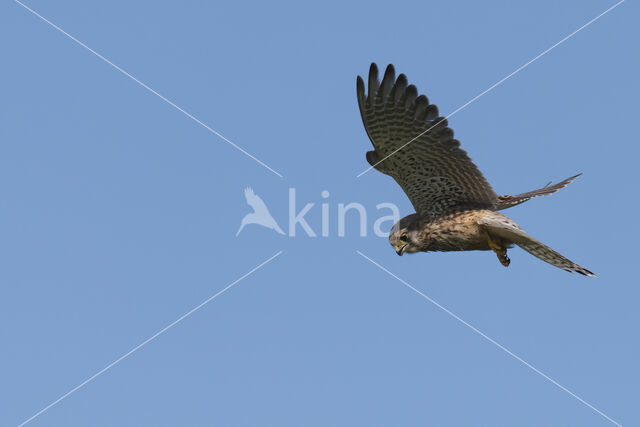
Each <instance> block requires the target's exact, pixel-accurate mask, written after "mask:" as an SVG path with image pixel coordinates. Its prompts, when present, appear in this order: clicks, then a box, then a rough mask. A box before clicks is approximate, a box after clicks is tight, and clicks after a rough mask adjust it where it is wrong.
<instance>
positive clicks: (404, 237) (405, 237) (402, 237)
mask: <svg viewBox="0 0 640 427" xmlns="http://www.w3.org/2000/svg"><path fill="white" fill-rule="evenodd" d="M407 240H409V236H408V235H407V233H402V236H400V241H401V242H406V241H407Z"/></svg>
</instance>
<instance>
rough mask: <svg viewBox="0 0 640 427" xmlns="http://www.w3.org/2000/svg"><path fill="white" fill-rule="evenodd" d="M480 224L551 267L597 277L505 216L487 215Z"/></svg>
mask: <svg viewBox="0 0 640 427" xmlns="http://www.w3.org/2000/svg"><path fill="white" fill-rule="evenodd" d="M498 215H499V216H498ZM478 224H480V225H482V226H484V227H485V228H486V229H487V230H488V231H489V232H490V233H491V234H494V235H497V236H499V237H501V238H503V239H505V240H506V241H507V242H509V243H515V244H516V245H518V246H520V247H521V248H522V249H524V250H525V251H527V252H529V253H530V254H531V255H533V256H535V257H538V258H540V259H541V260H543V261H545V262H548V263H549V264H551V265H555V266H556V267H558V268H561V269H563V270H565V271H568V272H570V273H573V272H576V273H580V274H582V275H584V276H595V274H593V273H592V272H591V271H589V270H587V269H586V268H584V267H582V266H580V265H578V264H576V263H575V262H573V261H571V260H570V259H568V258H566V257H565V256H563V255H561V254H559V253H558V252H556V251H554V250H553V249H551V248H550V247H549V246H547V245H545V244H544V243H541V242H539V241H537V240H536V239H534V238H533V237H531V236H529V235H528V234H527V233H526V232H525V231H524V230H523V229H522V228H520V227H519V226H518V225H517V224H516V223H514V222H513V221H511V220H510V219H509V218H507V217H505V216H503V215H500V214H494V215H486V216H484V217H483V218H482V219H480V220H479V221H478Z"/></svg>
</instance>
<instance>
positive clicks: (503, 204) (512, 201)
mask: <svg viewBox="0 0 640 427" xmlns="http://www.w3.org/2000/svg"><path fill="white" fill-rule="evenodd" d="M580 175H582V174H581V173H579V174H578V175H574V176H572V177H570V178H567V179H565V180H564V181H560V182H559V183H557V184H553V185H551V183H549V184H547V185H545V186H544V187H542V188H540V189H538V190H533V191H528V192H526V193H522V194H516V195H515V196H498V202H497V203H496V208H495V209H496V210H497V211H499V210H502V209H507V208H510V207H513V206H516V205H519V204H520V203H524V202H526V201H527V200H530V199H533V198H534V197H540V196H547V195H549V194H553V193H557V192H558V190H561V189H563V188H564V187H566V186H567V185H569V184H571V182H572V181H573V180H574V179H576V178H577V177H579V176H580Z"/></svg>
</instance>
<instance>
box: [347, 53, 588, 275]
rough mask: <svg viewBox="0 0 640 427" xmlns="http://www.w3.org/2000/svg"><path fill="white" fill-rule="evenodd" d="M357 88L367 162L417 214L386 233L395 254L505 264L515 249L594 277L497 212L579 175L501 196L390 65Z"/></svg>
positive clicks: (435, 112)
mask: <svg viewBox="0 0 640 427" xmlns="http://www.w3.org/2000/svg"><path fill="white" fill-rule="evenodd" d="M356 89H357V97H358V106H359V107H360V114H361V115H362V121H363V123H364V126H365V129H366V131H367V134H368V135H369V138H370V139H371V142H372V143H373V146H374V148H375V150H373V151H369V152H368V153H367V156H366V157H367V161H368V162H369V164H371V166H372V167H373V168H375V169H376V170H378V171H380V172H382V173H384V174H387V175H390V176H391V177H393V178H394V179H395V180H396V182H397V183H398V184H399V185H400V186H401V187H402V189H403V190H404V192H405V193H406V194H407V196H408V197H409V200H410V201H411V203H412V204H413V206H414V208H415V209H416V213H414V214H411V215H409V216H406V217H404V218H402V219H401V220H400V221H398V222H397V223H396V224H395V225H394V226H393V228H392V229H391V232H390V234H389V241H390V243H391V245H392V246H393V247H394V248H395V249H396V252H397V253H398V255H402V254H403V253H404V252H410V253H411V252H430V251H468V250H493V251H494V252H496V254H497V256H498V259H499V260H500V262H501V263H502V264H503V265H505V266H508V265H509V262H510V261H509V258H508V257H507V249H508V248H509V247H511V246H512V245H514V244H515V245H518V246H520V247H521V248H523V249H524V250H526V251H528V252H529V253H531V254H532V255H534V256H536V257H538V258H540V259H542V260H543V261H546V262H548V263H550V264H552V265H555V266H556V267H559V268H562V269H563V270H566V271H570V272H577V273H580V274H583V275H585V276H593V275H594V274H593V273H592V272H590V271H589V270H587V269H585V268H583V267H581V266H579V265H578V264H575V263H573V262H572V261H570V260H568V259H567V258H565V257H564V256H562V255H560V254H559V253H558V252H555V251H554V250H552V249H551V248H549V247H547V246H545V245H544V244H542V243H540V242H538V241H537V240H535V239H533V238H532V237H531V236H529V235H528V234H527V233H525V232H524V231H523V230H522V229H521V228H520V227H519V226H518V225H517V224H516V223H515V222H513V221H512V220H510V219H509V218H507V217H506V216H504V215H502V214H500V213H497V212H496V211H498V210H501V209H506V208H509V207H512V206H516V205H518V204H520V203H523V202H526V201H527V200H529V199H531V198H534V197H539V196H545V195H549V194H553V193H555V192H557V191H558V190H560V189H561V188H564V187H566V186H567V185H568V184H569V183H570V182H571V181H572V180H573V179H575V178H576V177H578V176H579V175H575V176H572V177H571V178H567V179H565V180H564V181H561V182H559V183H557V184H555V185H550V184H547V185H546V186H545V187H543V188H540V189H538V190H534V191H529V192H527V193H522V194H518V195H515V196H509V195H505V196H499V195H497V194H496V193H495V192H494V191H493V188H491V185H490V184H489V183H488V182H487V180H486V179H485V178H484V176H483V175H482V173H481V172H480V170H479V169H478V168H477V167H476V165H475V164H473V162H472V161H471V159H470V158H469V157H468V156H467V153H466V152H465V151H464V150H462V149H461V148H460V142H459V141H458V140H456V139H454V138H453V130H452V129H451V128H449V127H448V123H447V120H446V119H445V118H443V117H439V116H438V108H437V107H436V106H435V105H433V104H430V103H429V100H428V99H427V97H426V96H424V95H420V96H418V91H417V89H416V87H415V86H413V85H409V84H408V82H407V78H406V76H405V75H404V74H400V75H399V76H398V78H397V79H396V78H395V70H394V68H393V65H389V66H388V67H387V69H386V71H385V74H384V77H383V79H382V82H380V81H379V79H378V67H377V66H376V64H371V68H370V70H369V80H368V91H367V92H368V93H367V94H365V84H364V81H363V80H362V78H361V77H360V76H358V78H357V85H356Z"/></svg>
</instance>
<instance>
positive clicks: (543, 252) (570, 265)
mask: <svg viewBox="0 0 640 427" xmlns="http://www.w3.org/2000/svg"><path fill="white" fill-rule="evenodd" d="M514 243H515V244H516V245H518V246H520V247H521V248H522V249H524V250H525V251H527V252H529V253H530V254H531V255H533V256H535V257H537V258H540V259H541V260H543V261H545V262H548V263H549V264H551V265H555V266H556V267H558V268H561V269H563V270H564V271H568V272H570V273H573V272H576V273H580V274H582V275H583V276H590V277H595V274H594V273H592V272H591V271H589V270H587V269H586V268H584V267H581V266H579V265H578V264H576V263H575V262H573V261H571V260H570V259H568V258H566V257H564V256H562V255H560V254H559V253H558V252H556V251H554V250H553V249H551V248H550V247H549V246H547V245H545V244H544V243H541V242H539V241H537V240H535V239H533V238H529V239H528V240H526V241H516V242H514Z"/></svg>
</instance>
